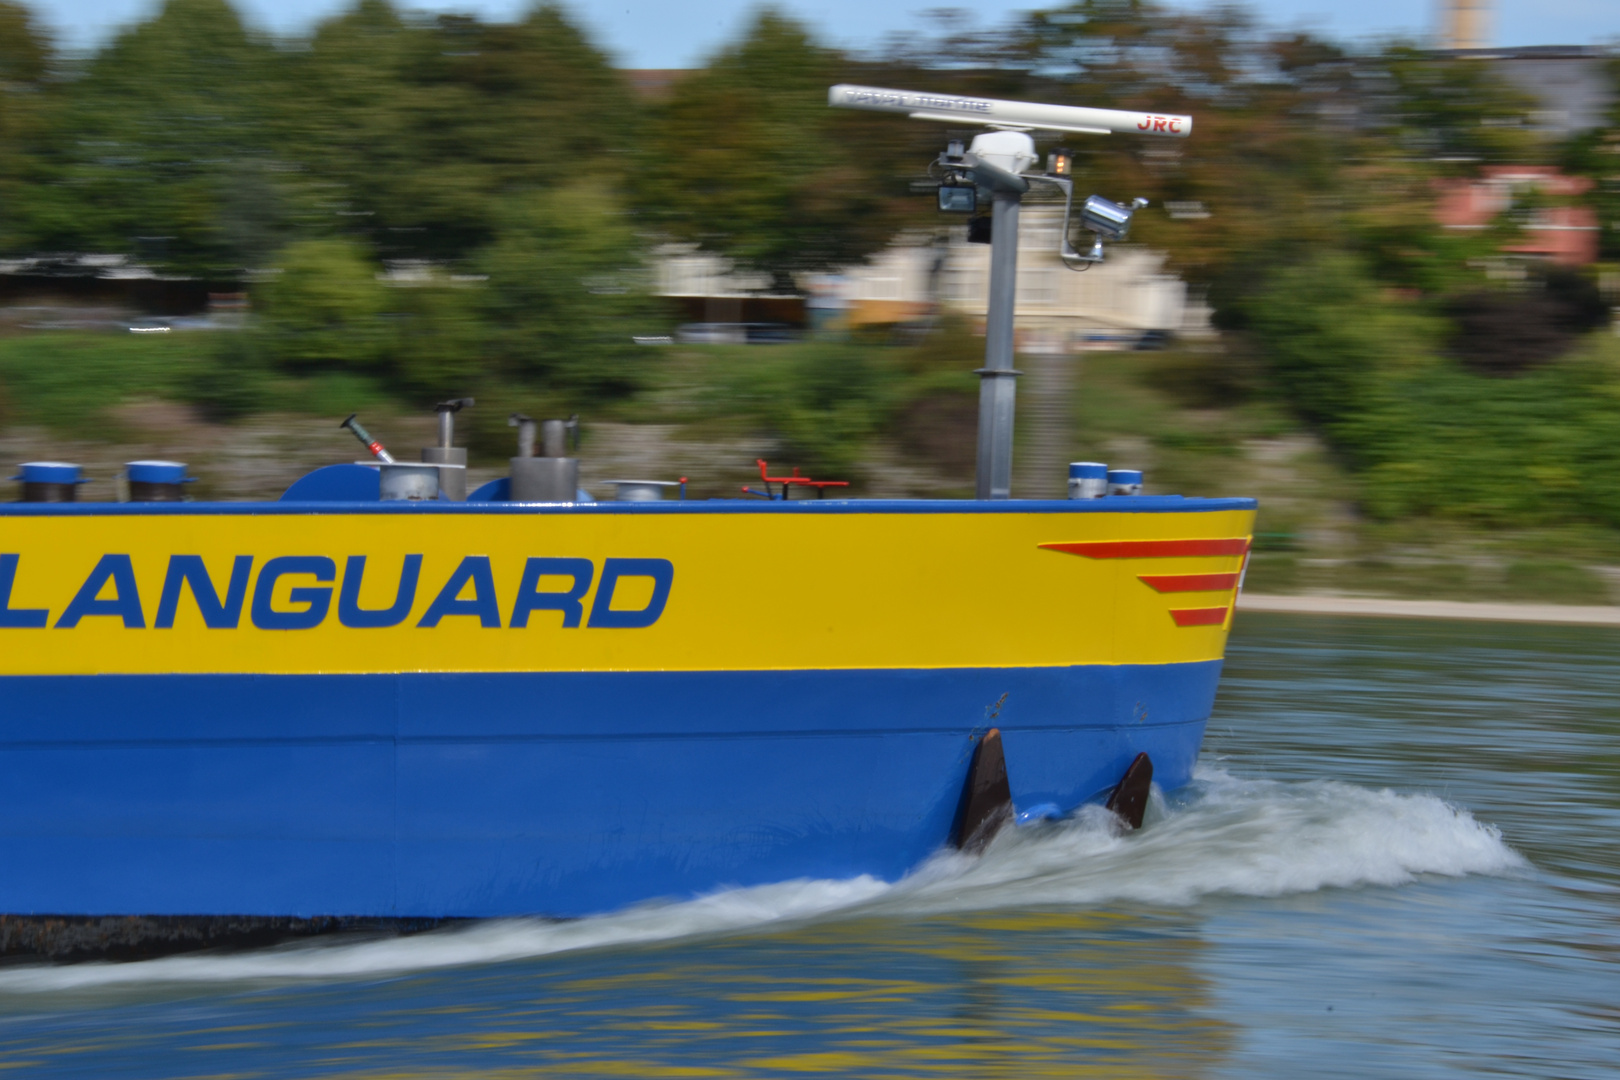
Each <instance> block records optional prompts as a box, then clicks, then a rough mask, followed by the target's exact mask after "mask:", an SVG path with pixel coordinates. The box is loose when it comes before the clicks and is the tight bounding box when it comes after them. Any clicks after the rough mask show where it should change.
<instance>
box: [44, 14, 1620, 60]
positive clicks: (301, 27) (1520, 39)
mask: <svg viewBox="0 0 1620 1080" xmlns="http://www.w3.org/2000/svg"><path fill="white" fill-rule="evenodd" d="M24 2H25V3H27V4H28V5H29V6H30V7H32V8H33V9H34V11H35V12H36V13H37V14H38V16H39V18H40V21H42V22H43V23H44V24H45V25H46V26H48V27H50V28H51V30H52V31H53V33H54V34H55V36H56V39H57V41H58V42H59V43H60V44H61V45H63V46H65V47H68V48H75V49H82V48H91V47H94V46H96V45H99V44H100V43H102V42H103V41H105V40H106V39H107V38H109V37H110V36H112V35H113V34H116V33H117V32H118V29H119V28H120V27H122V26H125V25H127V24H129V23H131V22H135V21H139V20H141V19H143V18H145V17H147V16H149V15H150V14H151V13H152V12H153V11H154V10H155V9H156V7H157V5H158V4H159V3H160V2H161V0H24ZM232 2H233V3H235V5H236V8H237V10H238V11H240V12H241V13H242V15H243V17H244V18H245V19H246V20H247V21H248V22H249V23H250V24H252V25H256V26H258V27H259V28H261V29H265V30H269V31H272V32H274V33H277V34H286V35H295V34H300V33H303V32H306V31H307V30H308V29H309V28H310V27H311V26H313V25H314V24H315V23H317V22H318V21H320V20H321V19H324V18H327V17H329V16H331V15H333V14H335V13H337V12H339V11H342V10H344V9H346V8H348V7H350V6H352V3H353V0H232ZM395 2H396V3H397V4H398V6H400V7H402V8H415V9H419V10H429V11H458V12H467V13H475V14H478V15H481V16H483V17H485V18H489V19H510V18H513V17H515V16H516V15H518V14H519V13H520V12H521V11H523V10H524V9H525V8H526V7H528V5H529V2H530V0H395ZM957 2H960V0H957ZM1208 2H1210V0H1183V2H1182V3H1180V4H1177V3H1174V2H1173V0H1172V3H1171V5H1170V6H1181V7H1191V8H1197V7H1201V6H1204V4H1206V3H1208ZM565 6H567V7H569V8H571V9H572V10H573V11H574V12H575V14H576V15H577V16H578V18H579V20H580V22H582V23H583V24H584V25H585V27H586V28H587V29H588V31H589V32H590V34H591V36H592V37H593V39H594V40H595V42H596V43H597V45H598V46H600V47H602V48H604V49H606V50H607V51H608V52H609V53H611V54H612V55H613V57H614V59H615V61H616V62H617V63H618V64H619V66H621V67H630V68H679V67H695V66H697V65H699V64H701V63H702V62H703V61H704V59H705V57H707V56H708V55H710V54H711V53H713V52H715V51H716V50H717V49H719V48H721V47H722V46H723V45H725V44H726V43H727V42H728V41H730V40H732V39H733V38H735V37H736V36H737V34H738V33H739V32H740V31H741V30H742V29H743V28H744V27H745V26H746V25H747V21H748V18H749V15H750V13H751V12H752V10H753V9H754V8H755V7H757V6H758V3H757V0H685V2H681V0H566V2H565ZM774 6H776V7H779V8H782V9H785V10H786V11H788V12H789V13H790V14H793V15H795V16H796V17H798V18H800V19H802V20H803V21H805V22H806V23H808V24H810V25H811V26H812V27H814V28H815V29H816V30H817V31H818V32H819V34H820V35H821V37H822V39H823V40H825V41H826V42H828V43H829V44H835V45H840V46H844V47H851V46H853V47H868V48H869V47H873V46H876V45H878V44H880V43H881V42H882V40H883V39H884V37H885V36H886V35H888V34H892V33H896V32H905V31H908V30H924V29H926V28H927V27H928V26H929V25H930V21H929V19H928V15H927V13H928V11H930V10H931V9H938V8H942V7H949V6H952V0H933V2H930V0H921V2H918V3H915V4H911V3H906V2H904V0H902V2H900V3H894V2H892V0H891V2H889V3H874V2H873V0H778V2H776V3H775V4H774ZM962 6H964V7H965V6H966V5H965V4H964V5H962ZM1042 6H1056V5H1043V4H1041V3H1032V2H1029V0H1024V2H1017V0H982V2H981V3H978V4H975V5H973V8H972V10H973V11H974V13H975V18H976V19H977V22H978V24H979V25H981V26H995V25H998V24H1000V23H1002V22H1004V21H1005V20H1006V19H1007V17H1008V16H1009V15H1011V14H1012V13H1013V12H1016V11H1021V10H1028V9H1032V8H1038V7H1042ZM1248 6H1249V7H1250V8H1252V9H1253V10H1255V11H1256V12H1258V13H1259V15H1260V16H1261V17H1262V19H1264V20H1265V21H1266V22H1268V23H1270V24H1272V25H1275V26H1278V27H1280V28H1285V29H1295V28H1302V29H1308V30H1311V31H1313V32H1315V33H1317V34H1320V35H1323V36H1326V37H1330V38H1334V39H1336V40H1340V41H1355V40H1358V39H1368V38H1378V37H1388V36H1396V35H1400V36H1405V37H1409V38H1420V37H1423V36H1425V35H1426V34H1428V33H1429V32H1431V31H1432V29H1433V26H1434V24H1435V22H1436V15H1435V10H1436V9H1435V4H1434V3H1433V2H1432V0H1431V2H1429V3H1423V2H1418V3H1413V2H1412V0H1358V2H1356V3H1347V2H1345V0H1250V2H1249V4H1248ZM1494 9H1495V10H1494V13H1493V32H1492V34H1491V44H1493V45H1496V46H1513V45H1594V44H1605V43H1607V44H1614V43H1620V3H1617V2H1616V0H1495V3H1494Z"/></svg>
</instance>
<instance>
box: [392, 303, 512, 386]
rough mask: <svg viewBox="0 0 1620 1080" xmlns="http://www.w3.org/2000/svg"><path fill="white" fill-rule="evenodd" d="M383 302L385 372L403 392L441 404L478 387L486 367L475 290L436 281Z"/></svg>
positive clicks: (484, 332)
mask: <svg viewBox="0 0 1620 1080" xmlns="http://www.w3.org/2000/svg"><path fill="white" fill-rule="evenodd" d="M387 301H388V303H387V307H388V314H387V321H388V323H389V324H390V325H389V327H388V334H389V340H388V343H387V355H388V357H389V360H390V364H389V367H390V369H391V370H392V371H393V372H394V373H395V374H396V375H397V376H398V378H399V380H400V382H401V383H402V388H403V389H405V390H407V391H409V392H410V393H411V394H413V395H414V396H416V397H418V398H424V399H425V398H436V399H444V398H449V397H456V396H462V395H465V394H468V393H471V392H472V391H473V390H474V389H476V388H477V386H478V385H479V383H480V381H481V380H482V378H483V377H484V374H485V371H486V369H487V367H488V363H487V361H486V359H485V355H484V353H485V336H486V330H485V327H484V325H483V323H482V322H481V321H480V319H479V317H478V307H477V305H478V302H479V297H478V295H477V293H476V292H475V287H474V286H472V285H467V284H458V283H454V282H442V281H440V282H433V283H431V284H426V285H417V286H410V287H405V288H395V289H390V290H389V295H388V297H387Z"/></svg>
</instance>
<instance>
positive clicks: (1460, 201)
mask: <svg viewBox="0 0 1620 1080" xmlns="http://www.w3.org/2000/svg"><path fill="white" fill-rule="evenodd" d="M1591 187H1592V181H1591V180H1589V179H1587V178H1586V177H1584V176H1565V175H1564V174H1563V173H1561V172H1559V171H1558V170H1557V169H1556V168H1554V167H1553V166H1551V165H1493V166H1489V167H1487V168H1486V169H1485V170H1484V172H1483V175H1481V176H1479V177H1478V178H1476V179H1473V180H1447V181H1442V182H1441V183H1440V184H1439V185H1438V198H1437V199H1436V200H1435V209H1434V213H1435V218H1436V220H1438V221H1439V222H1440V224H1441V225H1442V226H1444V227H1445V228H1448V229H1484V228H1488V227H1489V226H1490V224H1491V222H1492V220H1493V219H1494V218H1496V217H1497V215H1499V214H1502V213H1505V212H1506V211H1509V210H1511V209H1513V208H1514V206H1516V205H1519V204H1521V203H1523V202H1525V201H1526V199H1527V196H1531V195H1536V196H1540V197H1547V198H1552V199H1555V200H1556V199H1573V198H1575V197H1576V196H1579V195H1584V194H1585V193H1586V192H1587V191H1588V190H1590V189H1591ZM1535 201H1537V202H1540V201H1541V199H1540V198H1538V199H1536V200H1535ZM1522 229H1523V232H1524V240H1523V241H1521V242H1520V243H1517V244H1509V245H1507V246H1506V247H1504V248H1503V249H1502V251H1503V252H1504V253H1506V254H1510V255H1525V256H1529V257H1531V258H1538V259H1545V260H1546V261H1548V262H1552V263H1557V264H1559V265H1561V266H1586V265H1587V264H1589V263H1594V262H1596V261H1597V255H1598V219H1597V213H1596V212H1595V211H1593V210H1592V208H1591V207H1588V206H1575V205H1569V204H1554V205H1550V206H1547V205H1542V206H1536V207H1534V208H1533V209H1531V210H1530V218H1529V220H1528V221H1526V222H1525V223H1524V225H1523V226H1522Z"/></svg>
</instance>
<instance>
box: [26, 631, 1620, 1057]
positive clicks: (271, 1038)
mask: <svg viewBox="0 0 1620 1080" xmlns="http://www.w3.org/2000/svg"><path fill="white" fill-rule="evenodd" d="M1617 660H1620V632H1615V631H1608V630H1589V629H1569V628H1543V627H1525V626H1508V625H1499V624H1484V623H1481V624H1461V623H1433V622H1419V621H1401V620H1384V619H1353V620H1352V619H1346V620H1336V619H1326V618H1317V617H1299V616H1296V617H1288V616H1262V615H1253V614H1245V615H1242V616H1240V619H1239V623H1238V627H1237V630H1236V633H1235V634H1234V636H1233V639H1232V644H1231V649H1230V659H1229V662H1228V665H1227V673H1226V676H1225V679H1224V681H1223V682H1222V688H1221V696H1220V701H1219V703H1218V705H1217V709H1216V716H1215V719H1214V720H1213V721H1212V723H1211V725H1210V730H1209V735H1208V738H1207V739H1206V742H1205V748H1204V750H1205V752H1204V759H1203V763H1202V765H1201V767H1200V770H1199V777H1198V780H1197V782H1196V783H1195V784H1194V785H1193V786H1192V787H1191V788H1190V789H1188V790H1185V791H1182V792H1179V793H1177V794H1176V795H1174V796H1173V797H1172V798H1170V799H1169V800H1168V801H1165V800H1162V799H1156V800H1155V802H1154V804H1153V805H1152V806H1151V807H1150V810H1149V822H1148V826H1147V827H1146V828H1145V829H1144V830H1143V831H1141V832H1140V833H1137V834H1134V835H1129V836H1120V835H1117V834H1116V832H1115V831H1114V830H1113V828H1112V827H1111V826H1110V823H1109V821H1108V820H1107V819H1106V817H1105V816H1103V815H1101V814H1100V813H1099V814H1096V815H1089V814H1088V815H1083V816H1082V817H1081V818H1080V819H1078V820H1075V821H1071V822H1066V823H1063V824H1059V825H1046V826H1042V827H1039V828H1036V829H1022V830H1016V831H1009V832H1008V833H1005V834H1003V835H1002V836H1001V837H999V838H998V839H997V841H996V842H995V843H994V844H993V845H992V847H991V849H990V850H989V852H988V853H987V854H986V855H985V856H984V857H983V858H981V859H977V860H974V859H966V858H962V857H958V856H951V857H942V858H940V859H939V860H937V861H936V862H934V863H931V864H929V865H927V866H925V867H923V868H921V869H920V870H919V871H918V872H917V873H916V874H915V875H913V876H912V877H911V878H909V879H907V880H905V881H903V882H900V883H898V884H893V885H887V884H884V883H882V882H878V881H873V880H868V879H857V880H852V881H837V882H830V881H829V882H793V883H786V884H782V885H776V886H770V887H766V888H758V889H749V890H742V891H737V892H731V893H723V894H720V895H716V896H712V897H708V898H705V899H702V900H698V901H694V902H690V903H684V904H676V905H665V906H660V907H649V908H643V909H638V910H634V911H630V912H626V913H621V914H617V915H610V916H605V917H601V918H595V919H585V920H579V921H575V922H568V923H543V922H527V921H507V922H493V923H485V924H481V925H476V926H473V927H470V928H465V929H458V930H453V931H447V932H439V933H433V934H426V935H421V936H418V937H414V938H406V939H397V940H384V941H367V942H352V941H351V942H344V943H338V944H322V945H314V946H310V945H304V946H298V947H291V948H282V949H274V950H266V951H260V952H249V953H237V954H232V955H221V956H189V957H187V956H182V957H173V958H169V959H165V960H157V961H150V962H145V963H136V964H124V965H94V964H92V965H76V966H68V967H56V968H37V967H36V968H10V969H0V1071H5V1072H8V1073H9V1074H10V1075H16V1076H51V1077H97V1078H101V1077H217V1076H231V1077H317V1076H320V1077H328V1076H329V1077H354V1078H359V1077H367V1078H371V1077H395V1078H406V1077H411V1078H414V1077H424V1078H425V1077H435V1078H438V1077H488V1078H497V1077H500V1078H506V1077H515V1076H522V1075H547V1076H589V1077H638V1078H639V1077H675V1076H680V1077H707V1076H716V1077H771V1076H788V1075H795V1076H802V1075H804V1074H806V1073H810V1074H820V1075H826V1076H858V1077H923V1076H928V1077H953V1078H954V1077H964V1078H965V1077H997V1078H1001V1077H1005V1078H1019V1077H1041V1076H1064V1077H1073V1076H1086V1077H1092V1076H1096V1077H1112V1076H1117V1077H1209V1078H1216V1077H1232V1078H1238V1077H1242V1078H1245V1080H1249V1078H1254V1077H1288V1078H1290V1080H1293V1078H1297V1077H1300V1076H1306V1075H1310V1076H1316V1077H1323V1076H1346V1077H1369V1076H1390V1077H1395V1076H1399V1077H1439V1076H1469V1077H1474V1076H1525V1077H1552V1076H1556V1077H1572V1078H1573V1077H1600V1076H1601V1077H1613V1076H1615V1075H1617V1074H1620V662H1617ZM7 1067H9V1068H7Z"/></svg>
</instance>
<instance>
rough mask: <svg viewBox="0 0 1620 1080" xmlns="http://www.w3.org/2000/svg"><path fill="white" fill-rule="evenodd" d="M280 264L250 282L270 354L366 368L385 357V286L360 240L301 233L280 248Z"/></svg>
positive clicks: (313, 364) (322, 365)
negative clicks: (301, 236)
mask: <svg viewBox="0 0 1620 1080" xmlns="http://www.w3.org/2000/svg"><path fill="white" fill-rule="evenodd" d="M274 261H275V264H276V268H277V269H278V270H279V273H277V274H276V275H275V276H274V277H272V278H271V279H270V280H269V281H267V282H265V283H264V284H263V285H262V286H260V287H259V288H257V289H255V290H254V307H255V309H256V310H257V312H258V317H259V323H260V326H261V328H262V330H263V332H264V334H265V336H266V342H267V345H268V346H269V349H270V352H271V355H272V356H273V357H274V358H275V360H276V361H277V362H278V363H280V364H281V365H282V366H284V367H286V368H288V369H289V370H293V371H319V370H332V369H347V370H351V371H367V370H373V369H375V368H377V367H379V366H380V365H381V364H382V363H383V361H384V359H385V357H386V346H387V340H386V339H387V333H386V330H385V324H384V322H383V319H382V315H383V313H384V311H385V310H387V306H388V297H387V295H386V292H385V290H386V286H384V285H383V284H382V283H381V282H379V281H378V280H377V267H376V265H375V264H374V263H373V262H372V261H371V260H370V259H369V258H368V257H367V252H366V251H365V250H364V249H363V248H361V247H360V246H359V245H357V244H354V243H351V242H349V241H347V240H304V241H300V242H298V243H295V244H289V245H288V246H287V247H285V248H283V249H282V250H281V252H280V254H279V255H278V256H277V257H276V259H275V260H274Z"/></svg>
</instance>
